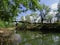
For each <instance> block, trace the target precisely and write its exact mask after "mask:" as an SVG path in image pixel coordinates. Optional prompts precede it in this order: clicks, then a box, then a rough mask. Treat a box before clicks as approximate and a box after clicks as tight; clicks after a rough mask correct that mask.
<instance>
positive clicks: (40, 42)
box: [18, 31, 60, 45]
mask: <svg viewBox="0 0 60 45" xmlns="http://www.w3.org/2000/svg"><path fill="white" fill-rule="evenodd" d="M18 33H19V34H20V36H21V43H20V45H60V34H58V33H52V34H51V33H49V34H42V33H40V32H32V31H19V32H18Z"/></svg>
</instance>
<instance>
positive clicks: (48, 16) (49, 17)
mask: <svg viewBox="0 0 60 45" xmlns="http://www.w3.org/2000/svg"><path fill="white" fill-rule="evenodd" d="M45 18H46V19H47V21H49V22H50V23H51V20H52V18H53V15H52V14H51V15H46V17H45Z"/></svg>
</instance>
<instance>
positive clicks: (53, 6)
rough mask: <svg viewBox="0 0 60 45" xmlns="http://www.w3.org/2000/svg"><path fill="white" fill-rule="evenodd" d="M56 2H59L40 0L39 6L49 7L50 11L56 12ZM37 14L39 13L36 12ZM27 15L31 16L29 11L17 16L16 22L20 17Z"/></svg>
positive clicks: (56, 0)
mask: <svg viewBox="0 0 60 45" xmlns="http://www.w3.org/2000/svg"><path fill="white" fill-rule="evenodd" d="M58 2H59V0H41V1H40V4H45V5H47V6H49V7H50V8H51V9H52V10H57V5H58ZM37 13H39V12H38V11H37ZM28 14H31V11H30V10H28V11H27V12H25V13H23V12H22V13H21V14H19V16H18V18H17V20H20V18H21V16H26V15H28Z"/></svg>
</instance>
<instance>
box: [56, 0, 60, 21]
mask: <svg viewBox="0 0 60 45" xmlns="http://www.w3.org/2000/svg"><path fill="white" fill-rule="evenodd" d="M57 11H58V13H57V14H56V17H57V22H59V20H60V1H59V3H58V10H57Z"/></svg>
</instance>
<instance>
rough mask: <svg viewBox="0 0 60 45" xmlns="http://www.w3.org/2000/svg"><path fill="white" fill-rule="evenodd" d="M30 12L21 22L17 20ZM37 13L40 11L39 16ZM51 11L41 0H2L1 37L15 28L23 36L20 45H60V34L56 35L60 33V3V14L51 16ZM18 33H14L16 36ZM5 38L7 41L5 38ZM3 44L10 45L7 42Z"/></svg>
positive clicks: (0, 9) (0, 13)
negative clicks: (20, 15)
mask: <svg viewBox="0 0 60 45" xmlns="http://www.w3.org/2000/svg"><path fill="white" fill-rule="evenodd" d="M23 7H24V8H25V9H23ZM28 10H31V12H32V13H31V14H28V15H26V16H25V15H24V16H22V17H21V19H19V21H18V20H17V19H16V18H18V17H17V16H19V14H21V13H26V12H27V11H28ZM36 11H39V14H38V13H36ZM50 11H51V9H50V7H49V6H47V5H45V4H40V0H0V37H1V38H2V36H3V35H4V34H5V33H7V32H8V31H7V32H6V30H11V28H10V27H12V28H13V27H14V28H15V30H16V31H17V33H18V34H20V35H21V38H22V40H21V42H20V45H60V43H59V42H60V34H56V33H58V32H59V33H60V2H59V3H58V10H57V12H58V13H56V14H54V13H53V14H50ZM53 15H54V16H53ZM54 18H56V19H54ZM16 20H17V21H16ZM3 30H4V32H3ZM16 31H15V32H13V33H15V34H16ZM8 33H9V32H8ZM52 33H54V34H52ZM1 38H0V39H1ZM5 38H6V39H7V37H3V39H5ZM8 38H10V36H9V37H8ZM12 41H13V40H12ZM0 42H1V41H0ZM10 42H11V41H10ZM13 42H14V41H13ZM13 42H12V43H13ZM2 43H4V44H5V45H7V44H8V43H6V41H2ZM12 43H9V45H12ZM14 43H15V42H14ZM0 44H1V43H0Z"/></svg>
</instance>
